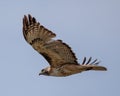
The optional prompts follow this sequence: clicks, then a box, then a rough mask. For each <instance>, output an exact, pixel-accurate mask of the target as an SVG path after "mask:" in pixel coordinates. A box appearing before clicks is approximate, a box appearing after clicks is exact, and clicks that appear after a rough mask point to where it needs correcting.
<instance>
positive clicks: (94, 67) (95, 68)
mask: <svg viewBox="0 0 120 96" xmlns="http://www.w3.org/2000/svg"><path fill="white" fill-rule="evenodd" d="M82 67H83V69H84V70H85V71H88V70H95V71H107V68H106V67H103V66H96V65H82Z"/></svg>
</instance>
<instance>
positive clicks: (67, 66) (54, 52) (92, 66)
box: [23, 15, 107, 77]
mask: <svg viewBox="0 0 120 96" xmlns="http://www.w3.org/2000/svg"><path fill="white" fill-rule="evenodd" d="M23 35H24V38H25V40H26V41H27V42H28V43H29V44H30V45H31V46H32V47H33V48H34V49H35V50H36V51H38V52H39V53H40V54H41V55H42V56H43V57H44V58H45V59H46V60H47V61H48V63H49V64H50V66H49V67H47V68H45V69H43V70H42V71H41V73H40V74H39V75H47V76H58V77H64V76H69V75H72V74H76V73H80V72H82V71H88V70H96V71H97V70H98V71H105V70H107V69H106V68H105V67H103V66H97V65H98V64H99V62H98V61H97V59H96V60H94V61H92V62H91V60H92V58H91V57H90V58H89V59H88V61H87V60H86V57H84V59H83V62H82V63H81V64H79V63H78V62H77V58H76V56H75V54H74V53H73V51H72V50H71V48H70V47H69V46H68V45H67V44H66V43H64V42H62V40H54V39H53V38H54V37H55V36H56V34H55V33H53V32H52V31H50V30H48V29H46V28H45V27H44V26H42V25H40V23H39V22H37V21H36V19H35V18H34V17H32V16H31V15H28V17H27V16H26V15H25V16H24V18H23Z"/></svg>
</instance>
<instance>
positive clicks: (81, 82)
mask: <svg viewBox="0 0 120 96" xmlns="http://www.w3.org/2000/svg"><path fill="white" fill-rule="evenodd" d="M25 14H26V15H27V14H31V15H32V16H34V17H35V18H36V19H37V20H38V21H39V22H40V23H41V24H42V25H44V26H45V27H47V28H48V29H50V30H52V31H53V32H55V33H56V34H57V38H56V39H62V40H63V41H64V42H66V43H67V44H69V45H70V46H71V47H72V50H73V51H74V52H75V53H76V56H77V58H79V59H78V61H79V62H82V59H83V57H84V56H86V57H88V58H89V57H90V56H92V57H93V58H94V59H96V58H97V59H99V60H100V61H101V63H100V65H103V66H106V67H107V68H108V71H107V72H95V71H89V72H84V73H81V74H76V75H73V76H69V77H65V78H58V77H46V76H38V73H39V72H40V70H41V69H42V68H44V67H46V66H48V63H47V62H46V60H45V59H44V58H43V57H42V56H41V55H39V54H38V53H37V52H36V51H34V50H33V49H32V47H31V46H30V45H28V44H27V43H26V41H25V40H24V38H23V34H22V18H23V16H24V15H25ZM0 58H1V60H0V96H120V69H119V67H120V0H20V1H19V0H18V1H17V0H9V1H8V0H1V1H0Z"/></svg>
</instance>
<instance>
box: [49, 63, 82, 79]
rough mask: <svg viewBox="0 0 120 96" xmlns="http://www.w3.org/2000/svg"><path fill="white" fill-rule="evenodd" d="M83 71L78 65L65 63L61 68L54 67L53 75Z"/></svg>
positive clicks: (65, 74) (58, 75) (63, 75)
mask: <svg viewBox="0 0 120 96" xmlns="http://www.w3.org/2000/svg"><path fill="white" fill-rule="evenodd" d="M80 72H81V71H80V70H79V68H78V65H73V66H72V65H64V66H62V67H60V68H54V69H52V72H51V74H50V75H51V76H57V77H65V76H69V75H72V74H77V73H80Z"/></svg>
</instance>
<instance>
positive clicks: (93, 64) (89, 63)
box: [81, 57, 107, 71]
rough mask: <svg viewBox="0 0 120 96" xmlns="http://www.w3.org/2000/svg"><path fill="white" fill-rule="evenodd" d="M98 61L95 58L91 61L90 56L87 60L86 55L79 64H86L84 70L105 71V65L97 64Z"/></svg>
mask: <svg viewBox="0 0 120 96" xmlns="http://www.w3.org/2000/svg"><path fill="white" fill-rule="evenodd" d="M99 63H100V61H98V60H97V59H95V60H93V61H92V57H90V58H89V59H88V60H87V59H86V57H84V59H83V62H82V63H81V66H86V70H101V71H107V68H106V67H103V66H98V64H99ZM87 68H88V69H87Z"/></svg>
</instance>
